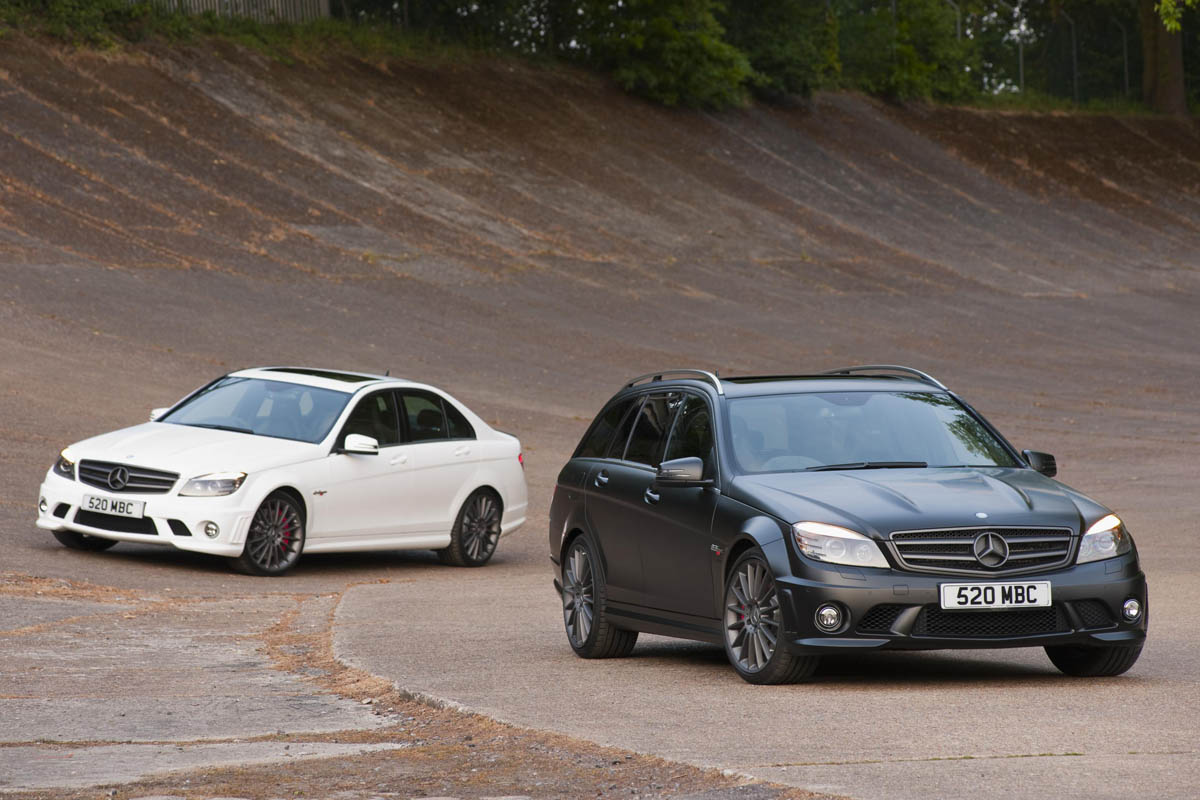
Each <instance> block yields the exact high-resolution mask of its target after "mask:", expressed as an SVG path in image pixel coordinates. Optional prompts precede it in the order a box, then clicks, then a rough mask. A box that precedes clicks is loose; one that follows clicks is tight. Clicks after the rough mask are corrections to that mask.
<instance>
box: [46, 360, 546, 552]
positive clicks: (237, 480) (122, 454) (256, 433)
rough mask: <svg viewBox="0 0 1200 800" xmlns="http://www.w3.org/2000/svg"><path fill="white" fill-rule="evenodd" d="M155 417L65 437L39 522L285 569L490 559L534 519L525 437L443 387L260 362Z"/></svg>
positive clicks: (83, 543)
mask: <svg viewBox="0 0 1200 800" xmlns="http://www.w3.org/2000/svg"><path fill="white" fill-rule="evenodd" d="M150 419H151V421H150V422H147V423H144V424H142V425H135V426H133V427H132V428H125V429H123V430H119V431H114V432H112V433H106V434H103V435H102V436H96V437H93V438H91V439H85V440H84V441H82V442H79V443H77V444H73V445H71V446H70V447H68V448H66V449H65V450H63V451H62V453H61V454H60V455H59V457H58V461H57V462H55V464H54V466H53V467H51V468H50V471H49V472H47V473H46V479H45V481H44V482H43V483H42V487H41V495H40V497H39V498H38V519H37V525H38V527H39V528H44V529H46V530H49V531H52V532H53V533H54V536H55V537H56V538H57V539H58V541H59V542H61V543H62V544H64V545H66V546H67V547H70V548H74V549H77V550H104V549H107V548H109V547H112V546H113V545H114V544H116V543H117V542H142V543H147V544H164V545H171V546H174V547H178V548H180V549H181V550H194V551H197V552H200V553H210V554H212V555H217V556H224V557H226V558H228V559H229V560H230V563H231V564H232V566H233V567H234V568H235V569H238V570H239V571H242V572H246V573H249V574H252V575H280V574H282V573H284V572H286V571H287V570H288V569H290V568H291V567H293V566H294V565H295V564H296V561H297V560H298V559H299V558H300V555H301V554H302V553H333V552H350V551H358V550H420V549H433V550H436V551H437V553H438V555H439V556H441V558H442V560H443V561H445V562H446V563H449V564H455V565H458V566H470V567H478V566H483V565H484V564H486V563H487V562H488V560H489V559H490V558H491V557H492V554H493V553H494V552H495V550H496V543H497V542H498V541H499V540H500V538H501V537H502V536H505V535H507V534H509V533H511V532H512V531H514V530H516V529H517V528H518V527H519V526H520V525H521V524H522V523H523V522H524V521H525V510H526V506H527V495H526V487H525V472H524V461H523V458H522V454H521V443H520V442H519V441H518V440H517V439H516V438H515V437H513V436H510V435H508V434H506V433H501V432H500V431H496V430H493V429H492V428H491V427H489V426H488V424H487V423H486V422H484V421H483V420H482V419H480V418H479V417H478V416H477V415H475V414H473V413H472V412H471V411H470V409H468V408H467V407H466V406H464V405H462V404H461V403H459V402H458V401H457V400H455V399H454V398H453V397H451V396H450V395H448V394H446V393H445V392H443V391H441V390H439V389H436V388H434V387H433V386H427V385H425V384H420V383H413V382H411V381H406V380H400V379H397V378H389V377H384V376H379V375H364V374H359V373H354V372H338V371H333V370H317V369H305V368H299V367H260V368H256V369H246V370H241V371H239V372H233V373H230V374H229V375H225V376H223V377H221V378H218V379H216V380H215V381H213V382H212V383H209V384H208V385H206V386H202V387H201V388H199V389H197V390H196V391H194V392H192V393H191V394H189V395H188V396H187V397H185V398H183V399H182V400H180V401H179V402H178V403H176V404H175V405H174V406H172V407H171V408H168V409H155V410H154V411H152V412H151V415H150Z"/></svg>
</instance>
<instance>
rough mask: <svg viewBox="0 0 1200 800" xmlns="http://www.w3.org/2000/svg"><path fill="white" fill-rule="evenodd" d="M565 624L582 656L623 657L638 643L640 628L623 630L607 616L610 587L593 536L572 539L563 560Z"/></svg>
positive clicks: (569, 639) (570, 640)
mask: <svg viewBox="0 0 1200 800" xmlns="http://www.w3.org/2000/svg"><path fill="white" fill-rule="evenodd" d="M562 587H563V588H562V601H563V625H564V626H565V627H566V631H567V641H568V642H569V643H570V645H571V649H572V650H574V651H575V655H577V656H579V657H580V658H624V657H625V656H627V655H629V654H630V652H632V651H633V646H634V645H635V644H637V639H638V634H637V631H626V630H621V629H620V628H618V627H617V626H615V625H613V624H612V621H611V620H610V619H609V616H608V589H607V586H606V584H605V581H604V568H603V566H602V565H601V563H600V557H599V550H598V549H597V548H596V546H595V545H594V544H593V542H592V539H591V537H590V536H587V535H584V536H578V537H576V538H575V539H573V540H572V541H571V544H570V546H568V547H567V552H566V554H565V555H564V556H563V561H562Z"/></svg>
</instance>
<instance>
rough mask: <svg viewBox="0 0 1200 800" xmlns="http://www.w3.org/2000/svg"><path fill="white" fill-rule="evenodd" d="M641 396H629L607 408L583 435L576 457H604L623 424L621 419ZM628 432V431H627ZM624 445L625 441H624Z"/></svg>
mask: <svg viewBox="0 0 1200 800" xmlns="http://www.w3.org/2000/svg"><path fill="white" fill-rule="evenodd" d="M638 399H640V398H636V397H628V398H626V399H624V400H621V401H619V402H617V403H614V404H613V405H611V406H609V407H608V408H606V409H605V410H604V411H602V412H601V413H600V416H599V417H597V418H596V421H595V422H594V423H593V424H592V428H591V430H589V431H588V432H587V434H586V435H585V436H584V437H583V441H582V442H580V443H579V447H578V448H577V449H576V450H575V458H604V457H606V456H607V455H608V451H609V449H610V446H611V445H612V441H613V435H614V434H615V433H616V432H617V429H618V428H619V427H620V426H621V421H622V420H623V419H625V415H626V414H628V413H629V409H630V408H631V407H632V406H633V403H634V401H635V400H638ZM626 433H628V431H626ZM622 445H624V441H622Z"/></svg>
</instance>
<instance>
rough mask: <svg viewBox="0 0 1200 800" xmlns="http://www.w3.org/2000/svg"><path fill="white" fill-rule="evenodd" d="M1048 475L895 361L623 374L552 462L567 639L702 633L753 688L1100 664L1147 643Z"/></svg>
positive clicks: (1123, 566) (1093, 524) (1120, 585)
mask: <svg viewBox="0 0 1200 800" xmlns="http://www.w3.org/2000/svg"><path fill="white" fill-rule="evenodd" d="M668 376H675V377H674V378H673V379H666V378H668ZM1055 473H1056V466H1055V461H1054V458H1053V456H1050V455H1048V454H1045V453H1038V452H1034V451H1030V450H1025V451H1023V452H1020V453H1018V452H1017V451H1016V450H1015V449H1013V447H1012V445H1010V444H1009V443H1008V442H1007V441H1005V439H1004V438H1003V437H1002V436H1001V435H1000V434H999V433H998V432H997V431H996V430H995V429H994V428H993V427H992V426H991V425H990V424H988V422H987V421H986V420H985V419H984V418H983V417H982V416H980V415H979V414H978V413H976V412H975V411H974V410H973V409H972V408H971V407H970V406H968V405H967V404H966V403H964V402H963V401H962V400H961V399H959V398H958V397H957V396H956V395H955V394H954V393H953V392H951V391H950V390H948V389H947V388H946V387H945V386H943V385H942V384H941V383H939V382H938V381H936V380H934V379H933V378H931V377H929V376H928V375H926V374H924V373H922V372H918V371H917V370H913V369H910V368H907V367H895V366H869V367H849V368H846V369H840V370H835V371H833V372H829V373H823V374H821V375H801V376H772V377H758V378H719V377H717V376H716V375H713V374H711V373H708V372H703V371H700V370H674V371H669V372H663V373H654V374H651V375H643V376H642V377H640V378H636V379H634V380H633V381H630V382H629V384H627V385H626V386H625V387H623V388H622V389H621V391H620V392H618V393H617V395H616V396H615V397H613V399H612V400H610V401H609V402H608V404H607V405H606V406H605V407H604V409H603V410H602V411H601V412H600V415H599V416H598V417H596V420H595V421H594V422H593V423H592V425H591V427H590V428H589V429H588V432H587V434H586V435H585V436H584V437H583V441H582V442H581V443H580V445H579V447H578V449H577V450H576V451H575V455H574V456H573V457H572V458H571V460H570V461H569V462H567V465H566V466H565V467H563V470H562V472H561V473H560V475H559V477H558V485H557V486H556V488H555V493H554V501H553V504H552V506H551V510H550V558H551V559H552V560H553V561H554V563H555V565H556V566H557V567H558V575H559V578H558V579H557V580H555V587H556V588H557V589H558V590H559V592H560V594H561V596H562V602H563V618H564V621H565V623H566V630H567V639H568V640H569V641H570V643H571V647H572V648H573V649H574V650H575V652H576V653H577V654H579V655H580V656H582V657H584V658H605V657H614V656H623V655H627V654H628V653H629V652H630V650H632V648H633V646H634V643H635V642H636V640H637V636H638V632H639V631H645V632H648V633H657V634H666V635H669V636H678V637H683V638H688V639H698V640H701V641H706V642H713V643H720V644H723V645H724V646H725V651H726V654H727V655H728V656H729V661H730V663H732V664H733V667H734V669H736V670H737V672H738V674H740V675H741V676H742V677H743V678H745V679H746V680H747V681H750V682H752V683H784V682H790V681H796V680H800V679H802V678H805V677H807V676H808V675H810V674H811V673H812V671H813V669H814V668H815V666H816V663H817V659H818V658H819V656H820V654H822V653H850V652H856V653H861V652H864V651H867V650H872V649H922V650H925V649H939V648H991V647H1031V646H1040V647H1045V648H1046V653H1047V654H1048V655H1049V657H1050V660H1051V661H1052V662H1053V663H1054V664H1055V666H1057V667H1058V668H1059V669H1060V670H1062V671H1063V672H1065V673H1067V674H1070V675H1084V676H1096V675H1117V674H1120V673H1122V672H1124V671H1126V670H1127V669H1129V668H1130V667H1131V666H1133V663H1134V662H1135V661H1136V660H1137V657H1138V655H1139V653H1140V652H1141V649H1142V644H1143V642H1144V641H1145V638H1146V614H1147V600H1146V579H1145V576H1144V575H1143V574H1142V571H1141V569H1140V567H1139V565H1138V557H1137V551H1136V549H1135V548H1134V545H1133V540H1132V539H1131V538H1130V535H1129V532H1128V531H1127V530H1126V529H1125V526H1124V525H1123V524H1122V523H1121V520H1120V519H1118V518H1117V517H1116V516H1115V515H1114V514H1112V512H1110V511H1109V509H1107V508H1105V507H1104V506H1102V505H1100V504H1099V503H1097V502H1095V501H1094V500H1091V499H1089V498H1087V497H1085V496H1084V495H1082V494H1080V493H1079V492H1077V491H1074V490H1073V489H1070V488H1068V487H1067V486H1064V485H1063V484H1061V483H1058V482H1057V481H1055V480H1052V478H1053V476H1054V475H1055Z"/></svg>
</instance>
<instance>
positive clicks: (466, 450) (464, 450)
mask: <svg viewBox="0 0 1200 800" xmlns="http://www.w3.org/2000/svg"><path fill="white" fill-rule="evenodd" d="M454 455H456V456H469V455H471V448H470V447H467V446H466V445H465V444H464V445H463V446H462V447H459V448H456V449H455V451H454Z"/></svg>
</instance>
